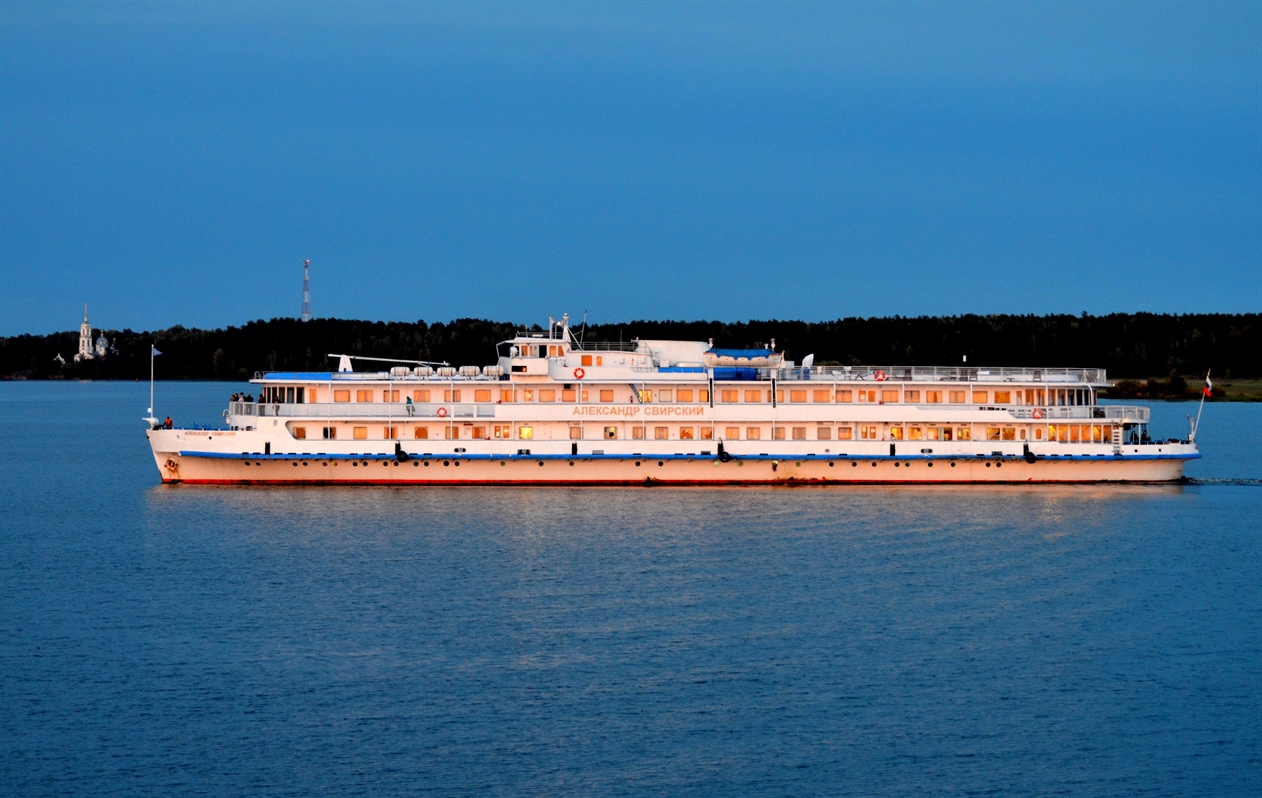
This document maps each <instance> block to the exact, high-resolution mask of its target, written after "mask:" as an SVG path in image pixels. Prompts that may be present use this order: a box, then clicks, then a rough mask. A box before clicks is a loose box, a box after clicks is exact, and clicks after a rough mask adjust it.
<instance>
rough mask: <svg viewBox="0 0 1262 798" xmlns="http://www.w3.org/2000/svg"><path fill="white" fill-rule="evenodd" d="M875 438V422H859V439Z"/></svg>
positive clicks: (872, 439)
mask: <svg viewBox="0 0 1262 798" xmlns="http://www.w3.org/2000/svg"><path fill="white" fill-rule="evenodd" d="M876 438H877V434H876V425H875V424H860V425H859V440H861V441H874V440H876Z"/></svg>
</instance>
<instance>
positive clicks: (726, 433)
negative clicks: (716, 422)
mask: <svg viewBox="0 0 1262 798" xmlns="http://www.w3.org/2000/svg"><path fill="white" fill-rule="evenodd" d="M723 437H724V438H727V439H728V440H729V441H739V440H740V439H741V428H740V427H727V428H725V429H724V430H723Z"/></svg>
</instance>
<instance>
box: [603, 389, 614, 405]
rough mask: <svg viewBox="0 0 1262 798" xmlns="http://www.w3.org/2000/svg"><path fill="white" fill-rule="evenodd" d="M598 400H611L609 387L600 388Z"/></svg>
mask: <svg viewBox="0 0 1262 798" xmlns="http://www.w3.org/2000/svg"><path fill="white" fill-rule="evenodd" d="M600 401H602V402H612V401H613V390H612V389H610V388H602V389H601V390H600Z"/></svg>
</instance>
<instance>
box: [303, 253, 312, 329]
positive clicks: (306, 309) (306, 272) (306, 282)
mask: <svg viewBox="0 0 1262 798" xmlns="http://www.w3.org/2000/svg"><path fill="white" fill-rule="evenodd" d="M302 320H303V321H311V261H309V260H307V261H303V264H302Z"/></svg>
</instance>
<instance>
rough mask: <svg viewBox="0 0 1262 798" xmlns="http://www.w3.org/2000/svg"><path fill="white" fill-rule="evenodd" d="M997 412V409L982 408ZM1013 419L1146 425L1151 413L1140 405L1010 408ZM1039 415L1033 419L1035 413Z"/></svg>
mask: <svg viewBox="0 0 1262 798" xmlns="http://www.w3.org/2000/svg"><path fill="white" fill-rule="evenodd" d="M983 409H989V410H997V409H999V408H983ZM1007 410H1008V412H1009V413H1011V414H1012V417H1013V418H1018V419H1021V420H1022V421H1059V420H1062V419H1066V420H1073V419H1089V418H1098V419H1104V420H1106V421H1131V422H1137V423H1140V424H1147V423H1148V420H1149V418H1150V417H1151V415H1152V411H1151V410H1150V409H1149V408H1147V407H1143V406H1142V405H1079V406H1076V407H1010V408H1007ZM1036 412H1037V413H1038V414H1039V417H1038V418H1035V413H1036Z"/></svg>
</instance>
